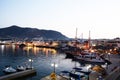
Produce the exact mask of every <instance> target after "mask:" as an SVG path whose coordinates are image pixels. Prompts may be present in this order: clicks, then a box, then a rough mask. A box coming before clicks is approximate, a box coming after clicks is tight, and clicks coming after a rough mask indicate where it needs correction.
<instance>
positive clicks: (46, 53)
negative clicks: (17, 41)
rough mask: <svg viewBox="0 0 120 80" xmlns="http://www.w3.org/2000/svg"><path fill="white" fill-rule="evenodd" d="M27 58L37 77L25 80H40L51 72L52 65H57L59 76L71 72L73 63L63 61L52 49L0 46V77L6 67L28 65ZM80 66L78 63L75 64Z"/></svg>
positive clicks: (63, 58)
mask: <svg viewBox="0 0 120 80" xmlns="http://www.w3.org/2000/svg"><path fill="white" fill-rule="evenodd" d="M29 58H32V59H33V61H34V62H33V66H34V67H35V69H36V70H37V75H36V76H34V77H32V78H27V79H25V80H40V78H42V77H44V76H46V75H49V74H50V73H51V72H53V67H52V66H51V64H52V63H54V62H55V63H56V64H58V67H57V68H56V72H57V73H58V74H59V73H60V71H62V70H71V69H72V68H73V67H74V66H75V62H73V61H72V60H71V59H65V54H64V53H59V52H58V51H56V50H54V49H46V48H37V47H25V48H23V49H21V48H19V47H18V46H17V45H0V65H1V66H0V76H1V75H4V73H3V72H2V70H3V68H4V67H5V66H6V65H11V66H13V67H14V68H16V66H17V65H25V64H28V65H30V62H29V61H28V59H29ZM77 65H78V66H80V64H79V63H77Z"/></svg>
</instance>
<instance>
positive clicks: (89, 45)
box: [88, 31, 91, 49]
mask: <svg viewBox="0 0 120 80" xmlns="http://www.w3.org/2000/svg"><path fill="white" fill-rule="evenodd" d="M90 40H91V37H90V31H89V39H88V49H90Z"/></svg>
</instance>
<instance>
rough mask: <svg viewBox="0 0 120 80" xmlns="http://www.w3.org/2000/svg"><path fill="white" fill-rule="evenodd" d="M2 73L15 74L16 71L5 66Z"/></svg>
mask: <svg viewBox="0 0 120 80" xmlns="http://www.w3.org/2000/svg"><path fill="white" fill-rule="evenodd" d="M3 72H5V73H8V74H9V73H15V72H17V70H16V69H14V68H13V67H11V66H6V68H5V69H3Z"/></svg>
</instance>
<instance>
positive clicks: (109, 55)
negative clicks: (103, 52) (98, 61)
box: [108, 53, 110, 61]
mask: <svg viewBox="0 0 120 80" xmlns="http://www.w3.org/2000/svg"><path fill="white" fill-rule="evenodd" d="M108 59H109V61H110V53H108Z"/></svg>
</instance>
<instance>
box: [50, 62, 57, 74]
mask: <svg viewBox="0 0 120 80" xmlns="http://www.w3.org/2000/svg"><path fill="white" fill-rule="evenodd" d="M51 66H52V67H54V73H55V68H56V67H58V65H57V64H56V63H55V62H54V63H52V64H51Z"/></svg>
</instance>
